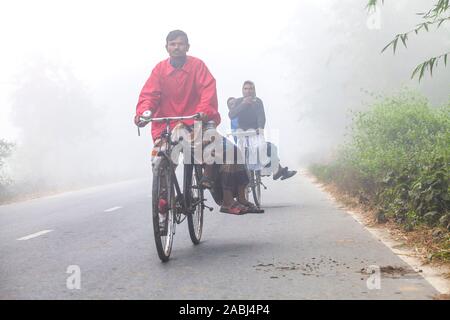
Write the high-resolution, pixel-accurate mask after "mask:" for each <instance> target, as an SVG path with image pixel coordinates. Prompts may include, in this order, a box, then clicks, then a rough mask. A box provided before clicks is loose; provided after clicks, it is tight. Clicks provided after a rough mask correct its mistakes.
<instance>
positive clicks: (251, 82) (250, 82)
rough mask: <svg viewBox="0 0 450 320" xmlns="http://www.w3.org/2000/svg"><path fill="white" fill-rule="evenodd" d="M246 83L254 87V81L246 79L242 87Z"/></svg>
mask: <svg viewBox="0 0 450 320" xmlns="http://www.w3.org/2000/svg"><path fill="white" fill-rule="evenodd" d="M246 84H249V85H251V86H252V87H253V88H254V87H255V83H254V82H253V81H250V80H247V81H245V82H244V84H243V85H242V87H244V86H245V85H246Z"/></svg>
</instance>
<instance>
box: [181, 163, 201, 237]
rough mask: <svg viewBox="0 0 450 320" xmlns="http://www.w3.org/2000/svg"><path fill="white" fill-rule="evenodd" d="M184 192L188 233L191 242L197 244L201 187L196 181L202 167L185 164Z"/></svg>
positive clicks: (199, 225) (199, 229) (199, 231)
mask: <svg viewBox="0 0 450 320" xmlns="http://www.w3.org/2000/svg"><path fill="white" fill-rule="evenodd" d="M184 174H185V177H184V192H183V193H184V194H185V195H186V204H187V210H188V211H189V212H187V219H188V228H189V235H190V237H191V240H192V243H194V244H199V243H200V239H201V238H202V231H203V211H204V207H203V201H204V195H203V189H202V188H200V186H199V184H198V182H199V181H200V179H201V178H202V168H201V166H199V165H185V167H184Z"/></svg>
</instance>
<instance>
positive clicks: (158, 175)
mask: <svg viewBox="0 0 450 320" xmlns="http://www.w3.org/2000/svg"><path fill="white" fill-rule="evenodd" d="M152 216H153V233H154V236H155V244H156V250H157V251H158V256H159V258H160V259H161V261H163V262H166V261H168V260H169V257H170V253H171V251H172V244H173V238H174V234H175V223H176V222H175V192H174V186H173V183H172V175H171V171H170V166H169V163H168V162H167V161H166V160H164V159H161V160H160V161H159V162H158V163H157V164H156V165H155V167H154V169H153V188H152ZM162 221H165V223H164V224H163V223H162ZM160 222H161V225H163V226H164V227H163V228H161V226H160Z"/></svg>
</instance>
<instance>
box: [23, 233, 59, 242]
mask: <svg viewBox="0 0 450 320" xmlns="http://www.w3.org/2000/svg"><path fill="white" fill-rule="evenodd" d="M52 231H53V230H43V231H39V232H36V233H33V234H30V235H29V236H25V237H22V238H19V239H17V240H19V241H23V240H30V239H33V238H36V237H39V236H42V235H43V234H46V233H49V232H52Z"/></svg>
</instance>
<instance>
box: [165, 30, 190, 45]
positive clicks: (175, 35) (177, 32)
mask: <svg viewBox="0 0 450 320" xmlns="http://www.w3.org/2000/svg"><path fill="white" fill-rule="evenodd" d="M178 37H183V38H185V39H186V43H189V39H188V36H187V34H186V32H184V31H181V30H173V31H170V32H169V34H168V35H167V37H166V44H168V43H169V41H172V40H175V39H176V38H178Z"/></svg>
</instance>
